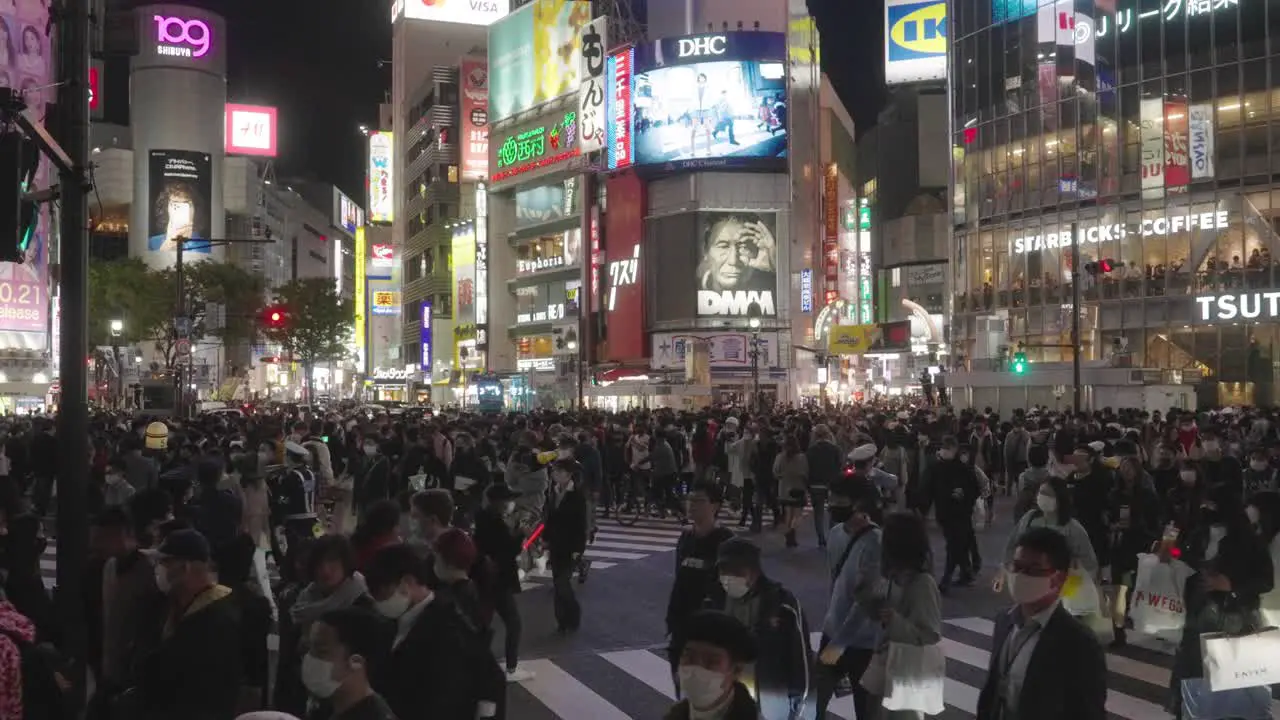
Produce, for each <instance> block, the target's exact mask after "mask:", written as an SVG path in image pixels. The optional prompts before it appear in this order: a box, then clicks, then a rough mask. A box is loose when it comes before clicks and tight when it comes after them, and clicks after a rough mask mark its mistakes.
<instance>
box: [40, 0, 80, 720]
mask: <svg viewBox="0 0 1280 720" xmlns="http://www.w3.org/2000/svg"><path fill="white" fill-rule="evenodd" d="M89 3H90V0H62V2H61V3H60V4H59V5H58V6H57V9H56V10H54V11H53V12H54V13H55V15H54V18H55V24H56V26H57V30H58V36H57V40H58V42H57V45H58V87H59V90H58V107H59V109H60V115H61V123H60V125H59V127H58V134H59V138H58V139H59V140H60V141H61V143H62V144H63V145H64V146H65V153H64V156H65V157H66V158H67V159H69V161H70V162H69V163H67V164H65V165H64V164H63V163H58V165H59V170H60V177H59V185H60V194H61V205H62V209H61V217H62V224H61V228H60V231H61V232H60V235H61V242H60V245H59V249H60V258H59V262H60V265H61V285H62V301H61V302H62V305H61V307H62V319H61V328H60V329H61V347H60V351H61V354H62V364H61V367H60V370H59V373H60V377H59V378H58V382H59V383H60V384H61V387H62V403H61V407H60V408H59V412H58V426H57V435H58V445H59V447H60V448H61V450H62V454H61V457H62V460H61V462H60V463H59V467H58V485H59V490H60V492H59V493H58V518H57V520H58V569H57V583H58V584H57V591H56V594H55V595H56V602H57V607H58V615H59V622H60V625H61V630H62V634H63V642H64V646H63V648H62V650H63V652H64V654H65V655H66V657H68V658H70V659H71V667H70V668H68V669H67V670H64V673H66V676H65V677H66V679H67V680H68V681H69V682H70V683H71V686H72V688H71V692H70V693H68V699H69V702H70V705H71V708H70V710H71V714H72V716H73V717H75V716H78V715H79V714H80V713H81V712H82V710H83V708H84V705H85V691H86V688H85V663H84V660H85V656H86V655H87V645H88V643H87V640H88V632H87V628H86V626H85V617H84V597H85V593H86V592H87V589H86V588H85V587H84V577H85V571H86V568H87V567H88V560H89V506H88V490H89V406H88V402H87V395H88V387H87V382H88V377H87V374H88V368H87V366H86V364H85V357H87V356H88V338H87V336H88V329H89V324H88V294H89V189H90V185H89V182H88V179H89V172H88V168H89V87H88V85H89ZM46 152H48V150H46ZM50 154H51V155H53V156H54V160H55V162H57V157H56V154H55V153H50Z"/></svg>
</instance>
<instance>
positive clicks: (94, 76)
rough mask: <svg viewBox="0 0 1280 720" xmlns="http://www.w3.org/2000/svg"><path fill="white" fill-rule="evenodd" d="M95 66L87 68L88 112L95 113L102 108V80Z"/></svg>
mask: <svg viewBox="0 0 1280 720" xmlns="http://www.w3.org/2000/svg"><path fill="white" fill-rule="evenodd" d="M100 76H101V73H100V72H99V71H98V66H97V65H90V66H89V112H91V113H96V112H98V108H100V107H102V90H101V89H100V88H101V87H102V79H101V77H100Z"/></svg>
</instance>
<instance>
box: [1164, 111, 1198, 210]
mask: <svg viewBox="0 0 1280 720" xmlns="http://www.w3.org/2000/svg"><path fill="white" fill-rule="evenodd" d="M1188 144H1189V143H1188V140H1187V101H1186V100H1165V101H1164V186H1165V188H1167V189H1168V190H1169V192H1186V191H1187V183H1189V182H1191V158H1190V153H1189V150H1188V147H1187V146H1188Z"/></svg>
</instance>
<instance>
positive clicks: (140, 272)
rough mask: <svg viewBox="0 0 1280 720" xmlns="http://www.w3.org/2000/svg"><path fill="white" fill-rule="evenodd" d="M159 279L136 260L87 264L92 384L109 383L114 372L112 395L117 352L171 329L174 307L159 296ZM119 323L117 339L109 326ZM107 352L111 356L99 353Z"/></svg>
mask: <svg viewBox="0 0 1280 720" xmlns="http://www.w3.org/2000/svg"><path fill="white" fill-rule="evenodd" d="M158 281H159V275H158V273H156V272H155V271H154V270H152V269H150V268H148V267H147V265H146V263H144V262H143V261H142V260H141V259H139V258H126V259H123V260H115V261H112V262H101V263H98V262H95V263H90V264H89V319H88V327H87V328H86V330H87V332H88V341H89V349H90V352H91V353H92V357H93V360H94V370H95V372H94V375H95V377H94V384H95V385H100V384H101V383H103V382H107V381H108V377H107V374H106V373H105V372H104V370H105V369H107V368H112V369H113V373H112V374H113V375H114V378H112V382H111V387H112V388H113V389H112V394H113V395H116V396H117V397H118V396H119V395H121V394H122V393H123V383H124V378H123V374H124V363H123V361H122V359H121V352H120V348H121V347H130V346H133V345H140V344H144V343H147V342H150V341H153V340H154V339H155V337H156V336H157V335H158V334H161V333H162V332H164V328H167V327H169V326H170V324H171V321H172V319H171V318H170V314H171V313H172V308H173V301H172V298H171V297H169V296H165V295H164V294H163V292H164V288H163V287H161V285H160V284H159V282H158ZM116 321H119V324H120V334H119V335H113V334H112V332H111V326H112V323H113V322H116ZM104 347H110V348H111V351H110V352H103V351H101V350H100V348H104Z"/></svg>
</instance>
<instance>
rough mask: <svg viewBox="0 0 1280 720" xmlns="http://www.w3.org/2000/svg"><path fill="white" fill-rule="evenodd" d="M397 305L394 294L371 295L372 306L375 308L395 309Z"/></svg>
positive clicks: (377, 293) (380, 293) (379, 293)
mask: <svg viewBox="0 0 1280 720" xmlns="http://www.w3.org/2000/svg"><path fill="white" fill-rule="evenodd" d="M399 304H400V303H398V302H397V301H396V294H395V293H394V292H375V293H374V294H373V306H374V307H376V308H385V307H395V306H396V305H399ZM375 314H376V313H375Z"/></svg>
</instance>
